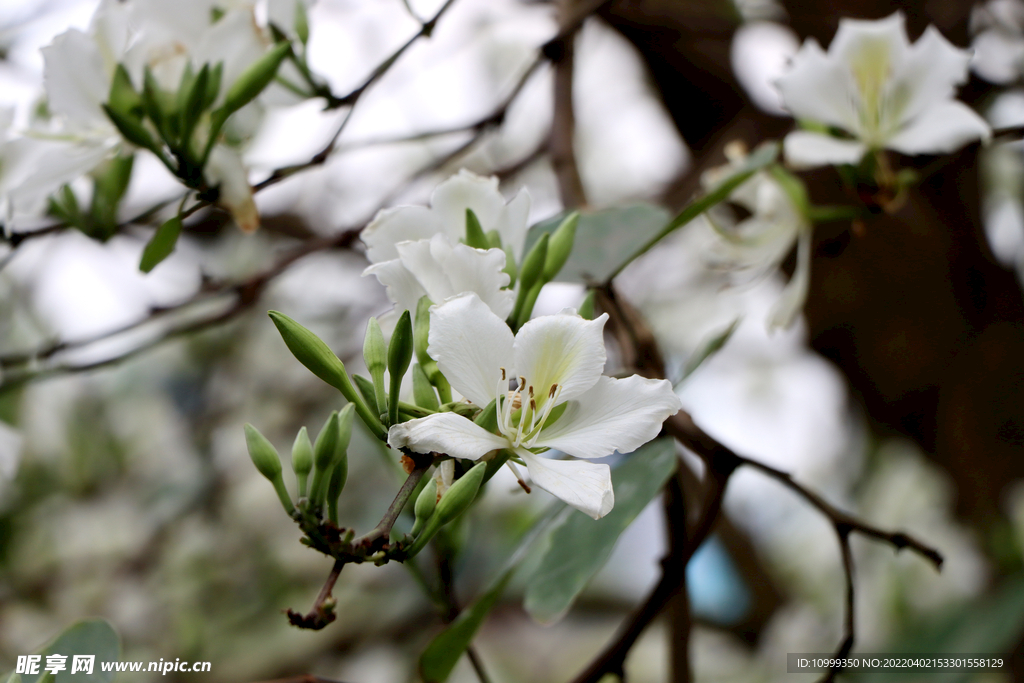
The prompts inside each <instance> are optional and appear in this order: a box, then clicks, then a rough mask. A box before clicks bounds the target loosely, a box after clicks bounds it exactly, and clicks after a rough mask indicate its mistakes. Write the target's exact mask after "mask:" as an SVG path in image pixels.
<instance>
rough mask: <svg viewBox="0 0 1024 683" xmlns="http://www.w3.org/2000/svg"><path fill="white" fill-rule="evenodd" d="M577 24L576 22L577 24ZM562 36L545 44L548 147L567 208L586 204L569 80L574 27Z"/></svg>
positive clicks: (565, 12) (568, 18)
mask: <svg viewBox="0 0 1024 683" xmlns="http://www.w3.org/2000/svg"><path fill="white" fill-rule="evenodd" d="M569 7H570V3H569V0H562V2H561V6H560V9H561V13H562V14H563V15H566V16H565V20H566V21H567V23H568V22H570V21H571V19H572V18H571V16H570V15H569V12H568V8H569ZM578 25H579V24H577V26H578ZM562 33H564V34H565V35H564V37H561V38H559V39H558V40H554V41H550V42H548V44H547V45H546V46H545V54H546V55H547V56H548V59H550V60H551V62H552V63H553V64H554V71H555V77H554V81H553V85H554V97H553V98H552V102H553V105H554V109H553V112H552V117H551V137H550V138H549V142H548V149H549V150H550V154H551V166H552V168H553V169H554V172H555V178H556V179H557V181H558V194H559V197H560V198H561V200H562V205H563V206H564V207H565V208H566V209H575V208H578V207H580V206H583V205H585V204H586V203H587V196H586V193H585V192H584V190H583V181H582V180H581V179H580V171H579V167H578V166H577V165H576V153H575V151H574V147H575V137H576V117H575V114H574V112H573V101H572V91H573V88H572V80H573V65H574V62H575V58H574V55H575V52H576V50H575V42H576V30H568V31H567V30H565V29H563V31H562Z"/></svg>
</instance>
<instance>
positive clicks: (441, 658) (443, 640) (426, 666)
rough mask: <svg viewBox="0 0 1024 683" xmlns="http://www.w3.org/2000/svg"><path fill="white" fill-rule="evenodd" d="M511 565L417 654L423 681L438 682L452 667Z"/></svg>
mask: <svg viewBox="0 0 1024 683" xmlns="http://www.w3.org/2000/svg"><path fill="white" fill-rule="evenodd" d="M513 573H515V567H512V568H510V569H507V570H506V571H505V573H504V574H502V575H501V577H499V579H498V580H497V581H496V582H494V584H493V585H492V586H491V587H490V588H489V589H488V590H487V592H485V593H484V594H483V595H481V596H480V597H479V598H478V599H477V600H475V601H474V602H473V604H472V605H470V606H469V608H468V609H466V610H463V611H462V613H460V614H459V616H458V617H456V618H455V621H453V622H452V623H451V625H449V626H448V628H446V629H445V630H444V631H441V633H439V634H438V635H437V637H436V638H434V639H433V640H432V641H430V645H428V646H427V649H426V650H424V651H423V654H422V655H420V674H421V675H422V676H423V681H424V683H442V681H446V680H448V676H450V675H451V673H452V670H453V669H454V668H455V665H456V664H457V663H458V661H459V658H460V657H462V653H463V652H465V651H466V648H467V647H469V643H470V641H472V640H473V636H474V635H476V632H477V630H478V629H479V628H480V625H481V624H483V622H484V618H486V617H487V613H488V612H490V611H491V608H493V607H494V605H495V603H497V602H498V598H500V597H501V594H502V592H504V590H505V586H507V585H508V582H509V580H510V579H511V578H512V574H513Z"/></svg>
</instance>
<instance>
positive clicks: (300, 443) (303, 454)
mask: <svg viewBox="0 0 1024 683" xmlns="http://www.w3.org/2000/svg"><path fill="white" fill-rule="evenodd" d="M292 471H293V472H295V478H296V480H298V482H299V498H305V497H306V482H307V480H308V478H309V473H310V472H312V471H313V444H312V443H310V441H309V433H308V432H307V431H306V428H305V427H303V428H302V429H300V430H299V433H298V434H296V435H295V443H293V444H292Z"/></svg>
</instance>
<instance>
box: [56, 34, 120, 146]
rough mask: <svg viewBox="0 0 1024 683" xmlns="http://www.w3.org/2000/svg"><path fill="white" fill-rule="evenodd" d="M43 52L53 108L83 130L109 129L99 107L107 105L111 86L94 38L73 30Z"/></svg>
mask: <svg viewBox="0 0 1024 683" xmlns="http://www.w3.org/2000/svg"><path fill="white" fill-rule="evenodd" d="M42 52H43V59H44V61H45V66H44V68H43V80H44V82H45V85H46V96H47V98H48V100H49V103H50V108H51V109H52V110H53V111H55V112H56V113H58V114H63V115H64V116H67V117H68V118H69V119H71V120H72V121H74V122H75V123H78V124H81V125H84V126H95V125H107V120H106V115H105V114H104V113H103V110H102V109H101V108H100V104H101V103H103V102H106V101H107V95H108V93H109V90H110V83H109V81H108V80H107V76H106V73H105V71H104V68H103V57H102V55H101V54H100V50H99V47H98V46H97V45H96V42H95V41H94V40H93V39H92V37H90V36H87V35H86V34H84V33H82V32H81V31H79V30H77V29H71V30H70V31H65V32H64V33H62V34H60V35H59V36H57V37H56V38H54V40H53V43H51V44H50V45H48V46H46V47H44V48H43V50H42Z"/></svg>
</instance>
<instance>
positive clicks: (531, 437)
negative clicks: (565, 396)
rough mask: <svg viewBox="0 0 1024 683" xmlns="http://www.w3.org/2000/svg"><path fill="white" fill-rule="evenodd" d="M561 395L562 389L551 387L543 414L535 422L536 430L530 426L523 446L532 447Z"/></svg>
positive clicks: (555, 386)
mask: <svg viewBox="0 0 1024 683" xmlns="http://www.w3.org/2000/svg"><path fill="white" fill-rule="evenodd" d="M561 393H562V387H560V386H558V385H557V384H552V385H551V390H550V391H548V396H550V398H549V399H548V402H547V403H545V404H544V412H543V414H542V415H541V416H540V419H539V420H537V421H536V429H535V428H534V426H533V425H532V424H531V425H530V431H529V433H528V434H527V435H526V443H525V444H523V445H524V446H526V447H527V448H529V447H530V446H532V445H533V442H534V441H536V439H537V437H538V436H539V435H540V432H541V430H542V429H544V423H545V422H547V421H548V416H549V415H551V411H552V410H553V409H554V407H555V404H556V403H558V397H559V395H560V394H561Z"/></svg>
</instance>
